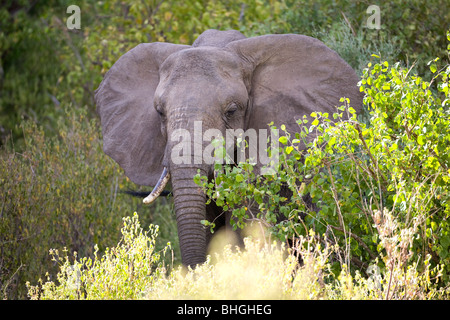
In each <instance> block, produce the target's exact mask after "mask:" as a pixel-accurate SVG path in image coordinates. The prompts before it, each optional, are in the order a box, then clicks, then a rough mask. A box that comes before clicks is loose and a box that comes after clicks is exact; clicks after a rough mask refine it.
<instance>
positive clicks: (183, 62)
mask: <svg viewBox="0 0 450 320" xmlns="http://www.w3.org/2000/svg"><path fill="white" fill-rule="evenodd" d="M358 81H359V78H358V77H357V75H356V73H355V72H354V70H353V69H352V68H351V67H350V66H349V65H348V64H347V63H346V62H345V61H344V60H342V58H340V57H339V55H338V54H337V53H336V52H334V51H332V50H331V49H329V48H328V47H327V46H325V45H324V44H323V43H322V42H320V41H319V40H317V39H314V38H311V37H308V36H303V35H296V34H283V35H281V34H280V35H263V36H257V37H252V38H246V37H245V36H244V35H242V34H241V33H240V32H238V31H233V30H231V31H217V30H208V31H205V32H204V33H202V34H201V35H200V36H199V37H198V39H197V40H196V41H195V42H194V43H193V45H192V46H189V45H178V44H171V43H159V42H155V43H143V44H140V45H138V46H136V47H135V48H133V49H132V50H130V51H129V52H127V53H125V54H124V55H123V56H122V57H120V58H119V59H118V60H117V62H116V63H115V64H114V65H113V66H112V67H111V69H110V70H109V71H108V72H107V74H106V75H105V77H104V79H103V81H102V82H101V84H100V85H99V87H98V89H97V91H96V94H95V100H96V104H97V112H98V114H99V115H100V118H101V126H102V133H103V142H104V152H105V153H106V154H108V155H109V156H111V157H112V158H113V159H114V160H115V161H117V162H118V163H119V165H120V166H121V167H122V168H123V169H124V171H125V174H126V175H127V176H128V177H129V178H130V179H131V180H132V181H133V182H134V183H136V184H139V185H146V186H155V188H154V189H153V192H152V194H150V195H149V197H147V198H146V199H144V202H151V201H152V200H153V199H154V198H156V197H157V196H158V192H159V191H161V190H162V189H164V187H165V185H166V184H167V183H168V182H169V181H170V182H171V184H172V192H173V197H174V207H175V212H176V219H177V226H178V236H179V241H180V250H181V255H182V262H183V264H184V265H186V266H192V267H194V266H195V265H197V264H199V263H202V262H204V261H205V258H206V248H207V241H208V240H207V239H208V236H207V229H206V228H205V227H204V226H203V225H202V224H201V222H200V221H201V220H205V219H206V218H207V219H214V215H216V214H217V210H215V208H214V207H212V206H211V205H208V206H206V204H205V202H206V196H205V194H204V193H203V192H202V191H201V189H200V188H199V186H198V185H196V184H195V183H194V181H193V177H194V175H196V174H197V172H198V170H199V172H200V173H201V174H202V175H206V176H208V177H213V174H214V171H213V170H214V166H213V164H211V163H206V162H205V161H204V160H203V159H202V157H201V154H200V156H199V155H198V154H195V152H189V150H193V149H195V148H205V147H206V145H207V143H208V142H207V141H203V140H201V135H202V134H205V133H206V132H207V130H210V129H215V130H216V131H217V130H218V131H220V132H221V133H222V134H223V136H225V131H226V130H227V129H239V128H240V129H243V130H248V129H255V130H256V132H258V134H260V132H261V131H260V129H262V130H265V129H268V124H269V123H270V122H272V121H273V122H274V124H275V125H277V126H278V127H279V126H280V125H281V124H284V125H285V126H286V130H287V131H290V132H296V131H298V130H299V126H298V125H297V123H296V120H297V119H300V118H302V117H303V115H308V116H309V115H310V114H311V113H312V112H313V111H322V112H328V113H330V114H332V113H333V112H335V110H336V109H335V106H338V105H341V104H342V103H340V102H339V100H340V98H341V97H347V98H349V99H350V101H351V105H352V107H353V108H354V109H355V110H357V112H358V111H359V110H360V106H361V104H362V97H361V95H360V93H359V90H358V87H357V82H358ZM196 124H197V128H198V124H201V131H200V133H199V132H195V125H196ZM180 130H181V131H180ZM180 132H185V133H187V134H188V135H190V137H193V140H192V141H191V142H189V143H190V144H191V145H189V146H188V148H187V149H183V150H182V152H181V153H180V150H179V141H180V138H183V137H184V136H179V135H180ZM199 134H200V140H198V139H195V135H197V136H198V135H199ZM187 141H190V140H187ZM199 141H200V142H199ZM191 147H192V148H191ZM186 150H188V151H186ZM174 154H175V155H181V154H182V155H183V157H182V161H180V158H179V157H178V158H177V159H176V160H175V158H174ZM256 167H257V168H259V167H261V163H260V162H259V160H257V162H256ZM208 233H209V231H208Z"/></svg>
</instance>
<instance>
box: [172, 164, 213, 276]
mask: <svg viewBox="0 0 450 320" xmlns="http://www.w3.org/2000/svg"><path fill="white" fill-rule="evenodd" d="M198 169H199V168H198V167H197V166H191V167H185V166H175V167H172V168H171V170H170V171H171V177H172V188H173V190H172V192H173V196H174V205H175V212H176V218H177V226H178V238H179V241H180V250H181V259H182V262H183V264H184V265H185V266H190V267H192V268H194V267H195V266H196V265H197V264H201V263H203V262H205V259H206V228H205V227H204V226H203V225H202V224H201V221H202V220H204V219H206V204H205V203H206V195H205V194H204V192H203V191H202V190H201V188H200V187H199V186H198V185H197V184H195V182H194V181H193V177H194V175H196V174H197V170H198ZM200 174H201V175H205V174H206V170H204V169H201V168H200Z"/></svg>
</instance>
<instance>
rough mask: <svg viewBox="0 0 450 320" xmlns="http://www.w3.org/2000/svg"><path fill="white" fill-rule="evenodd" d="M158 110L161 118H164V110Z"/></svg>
mask: <svg viewBox="0 0 450 320" xmlns="http://www.w3.org/2000/svg"><path fill="white" fill-rule="evenodd" d="M156 112H157V113H158V115H159V116H160V117H161V118H164V112H162V111H161V110H159V109H156Z"/></svg>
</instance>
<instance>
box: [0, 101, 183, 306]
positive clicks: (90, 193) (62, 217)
mask: <svg viewBox="0 0 450 320" xmlns="http://www.w3.org/2000/svg"><path fill="white" fill-rule="evenodd" d="M86 113H87V111H86V109H80V110H77V109H67V110H66V119H65V121H64V122H63V121H62V120H61V121H60V122H59V123H58V133H59V136H58V137H48V135H47V134H45V133H44V131H43V129H42V128H40V127H38V126H37V125H36V124H35V123H33V122H26V123H24V124H23V125H22V126H21V130H23V132H24V136H25V143H24V145H25V146H24V148H23V151H22V152H20V153H19V152H16V151H14V150H12V149H10V147H8V146H9V144H8V145H5V146H4V148H3V150H1V153H0V159H1V160H0V177H1V178H0V194H1V195H2V196H1V197H0V206H1V212H2V214H1V216H0V251H1V258H0V288H1V296H2V297H7V296H9V297H24V294H25V291H24V290H25V287H24V284H25V279H26V280H30V281H33V280H34V279H37V277H39V276H40V275H41V274H42V273H43V271H44V270H48V271H49V272H50V274H51V275H52V271H53V272H55V271H56V269H55V268H54V266H52V264H51V263H50V261H48V259H47V257H48V249H49V248H55V249H58V248H59V249H60V250H61V249H62V248H64V247H66V248H68V249H67V250H69V252H72V251H77V252H78V253H79V254H80V255H83V256H92V255H93V253H94V252H93V251H92V248H91V247H92V245H91V244H93V243H96V244H97V246H98V248H99V250H100V252H102V251H103V250H105V248H106V246H108V245H111V244H113V243H115V242H116V241H117V239H118V237H119V235H120V234H119V225H120V223H121V217H122V216H123V215H124V213H125V212H127V211H128V210H130V208H132V207H135V208H136V207H137V203H136V200H133V199H130V197H129V196H127V195H122V194H120V190H121V189H127V188H135V186H134V185H133V184H131V183H130V182H128V180H127V178H126V177H125V176H124V174H123V172H122V171H121V169H120V168H119V166H118V165H117V164H115V163H114V162H113V161H112V160H111V159H110V158H109V157H107V156H106V155H105V154H104V153H103V151H102V143H101V135H100V133H99V126H98V124H97V121H96V120H89V119H88V118H87V116H86ZM11 144H12V142H11ZM5 149H6V150H5ZM164 200H165V199H161V200H160V201H159V203H158V204H156V205H155V206H153V207H152V208H151V209H150V212H149V213H150V216H149V217H148V219H153V221H157V222H158V223H159V224H160V225H161V226H163V227H164V232H163V234H162V238H161V239H168V238H176V237H175V236H174V233H175V235H176V224H175V222H174V221H173V219H171V215H172V212H171V207H170V206H167V205H164V206H163V205H162V201H164ZM117 210H121V212H123V213H118V211H117ZM155 210H157V211H158V212H159V213H160V214H162V216H159V215H158V216H157V217H156V218H155V217H152V216H153V215H154V214H153V212H154V211H155ZM163 214H166V216H164V215H163ZM168 220H170V221H168ZM174 242H175V244H177V243H178V242H177V241H174ZM159 245H161V244H159Z"/></svg>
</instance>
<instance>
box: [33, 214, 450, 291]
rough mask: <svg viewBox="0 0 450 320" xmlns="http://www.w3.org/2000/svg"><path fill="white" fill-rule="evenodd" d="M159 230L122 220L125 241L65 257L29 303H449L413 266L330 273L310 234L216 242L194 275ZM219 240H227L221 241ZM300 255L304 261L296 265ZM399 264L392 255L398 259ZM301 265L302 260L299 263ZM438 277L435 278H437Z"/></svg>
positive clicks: (329, 249) (328, 250)
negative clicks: (160, 240)
mask: <svg viewBox="0 0 450 320" xmlns="http://www.w3.org/2000/svg"><path fill="white" fill-rule="evenodd" d="M157 236H158V227H157V226H153V225H152V226H150V228H149V230H148V231H146V232H145V231H143V229H142V228H141V226H140V222H139V218H138V215H137V214H136V213H135V214H134V215H133V217H126V218H124V226H123V228H122V239H121V240H120V242H119V243H118V245H117V246H116V247H114V248H109V249H107V250H106V252H105V254H104V255H102V256H97V255H95V258H94V259H90V258H81V259H80V258H78V257H77V256H76V255H75V256H73V257H68V256H67V255H65V256H60V255H59V253H58V252H57V251H51V254H52V256H53V259H54V261H55V262H58V263H59V264H60V271H59V273H58V275H57V279H56V280H52V279H50V277H47V279H46V280H40V281H39V283H38V284H37V285H31V284H30V283H27V287H28V294H29V297H30V298H31V299H385V298H390V299H432V298H448V297H449V291H448V290H447V291H445V290H443V289H440V290H438V289H436V288H435V287H434V285H433V277H432V275H433V272H435V271H436V270H429V269H427V270H425V271H421V272H419V270H416V269H415V268H414V265H409V266H407V267H406V268H403V267H397V266H396V267H394V268H393V269H391V270H388V271H387V272H379V271H378V272H373V273H372V274H371V276H369V277H363V276H362V275H361V274H360V273H356V274H354V275H352V274H351V273H350V272H348V271H347V270H348V269H347V267H346V266H345V265H342V266H341V267H342V272H341V273H340V274H339V275H335V274H333V272H332V271H331V268H330V261H331V260H332V257H333V255H334V254H335V253H336V252H337V248H336V247H334V246H323V245H322V244H321V243H320V242H318V240H317V239H318V237H316V236H315V235H314V233H311V234H310V235H309V236H308V237H300V238H299V239H297V241H296V244H295V246H294V247H293V248H291V249H289V250H288V249H287V248H286V247H285V246H284V245H283V244H279V243H276V242H268V241H266V239H264V238H261V237H256V236H249V237H247V238H245V239H244V247H243V248H240V247H238V246H236V245H235V244H224V243H219V244H218V245H216V248H221V249H216V250H217V251H216V252H212V253H211V255H209V256H208V260H207V262H206V263H204V264H203V265H200V266H198V267H197V268H195V269H194V270H191V269H189V270H187V269H186V268H184V267H182V266H175V267H172V266H170V265H167V264H166V263H165V259H163V257H164V256H165V255H167V254H170V245H168V246H167V247H165V248H164V249H163V250H161V251H156V250H155V242H156V238H157ZM215 241H219V242H220V241H224V238H222V239H220V237H219V239H216V240H215ZM299 257H301V258H300V259H299ZM393 258H395V257H393ZM300 261H301V262H300ZM434 275H435V277H436V273H434Z"/></svg>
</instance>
